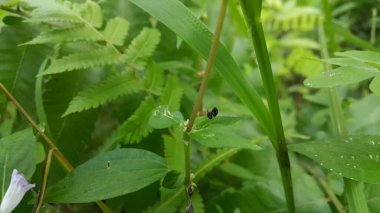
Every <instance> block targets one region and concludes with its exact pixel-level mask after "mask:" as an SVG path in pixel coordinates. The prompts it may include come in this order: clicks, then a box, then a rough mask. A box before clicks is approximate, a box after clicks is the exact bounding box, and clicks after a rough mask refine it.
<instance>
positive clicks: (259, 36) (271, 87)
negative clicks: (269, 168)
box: [241, 0, 295, 212]
mask: <svg viewBox="0 0 380 213" xmlns="http://www.w3.org/2000/svg"><path fill="white" fill-rule="evenodd" d="M241 6H242V8H243V12H244V15H245V18H246V20H247V23H248V25H249V27H250V30H251V34H252V41H253V46H254V48H255V52H256V57H257V62H258V64H259V69H260V73H261V78H262V80H263V85H264V90H265V96H266V99H267V101H268V107H269V112H270V114H271V115H272V116H271V119H272V123H273V124H274V127H275V134H276V135H275V137H270V138H274V140H272V145H273V147H274V148H275V150H276V156H277V161H278V164H279V167H280V172H281V177H282V183H283V186H284V191H285V197H286V201H287V205H288V211H289V212H295V204H294V196H293V183H292V177H291V172H290V160H289V155H288V148H287V145H286V140H285V134H284V129H283V126H282V119H281V114H280V107H279V103H278V97H277V92H276V87H275V83H274V78H273V72H272V67H271V64H270V59H269V54H268V50H267V46H266V41H265V36H264V31H263V27H262V24H261V20H260V10H261V1H259V0H254V1H252V0H241Z"/></svg>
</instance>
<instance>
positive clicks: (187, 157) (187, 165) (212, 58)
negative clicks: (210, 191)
mask: <svg viewBox="0 0 380 213" xmlns="http://www.w3.org/2000/svg"><path fill="white" fill-rule="evenodd" d="M227 4H228V0H222V5H221V8H220V12H219V17H218V23H217V25H216V30H215V34H214V37H213V39H212V43H211V49H210V52H209V55H208V59H207V66H206V70H205V72H204V75H203V78H202V82H201V85H200V87H199V90H198V94H197V98H196V100H195V103H194V106H193V110H192V112H191V115H190V118H189V122H188V123H187V126H186V133H189V132H191V130H192V128H193V125H194V121H195V118H196V117H197V114H198V112H199V111H200V108H201V105H202V102H203V96H204V94H205V92H206V88H207V84H208V80H209V77H210V73H211V69H212V66H213V64H214V61H215V57H216V53H217V47H218V44H219V39H220V35H221V32H222V28H223V22H224V17H225V15H226V10H227ZM184 139H185V173H186V174H185V175H186V176H185V187H188V186H190V185H191V178H190V142H189V137H188V135H187V134H185V137H184Z"/></svg>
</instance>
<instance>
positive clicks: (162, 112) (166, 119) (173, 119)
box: [149, 105, 184, 129]
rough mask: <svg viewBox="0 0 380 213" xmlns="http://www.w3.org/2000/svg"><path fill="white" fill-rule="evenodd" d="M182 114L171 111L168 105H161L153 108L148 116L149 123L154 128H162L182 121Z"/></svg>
mask: <svg viewBox="0 0 380 213" xmlns="http://www.w3.org/2000/svg"><path fill="white" fill-rule="evenodd" d="M183 121H184V120H183V115H182V113H181V112H179V111H175V112H171V111H170V110H169V106H167V105H165V106H163V105H161V106H158V107H157V108H156V109H154V110H153V112H152V115H151V116H150V118H149V125H150V126H151V127H153V128H155V129H164V128H168V127H171V126H173V125H176V124H180V123H181V122H183Z"/></svg>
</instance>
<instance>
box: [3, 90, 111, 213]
mask: <svg viewBox="0 0 380 213" xmlns="http://www.w3.org/2000/svg"><path fill="white" fill-rule="evenodd" d="M0 90H1V91H3V92H4V94H5V95H6V96H7V97H8V99H9V100H10V101H11V102H12V103H13V104H14V105H15V107H16V108H17V109H18V111H19V112H20V113H21V114H22V115H23V116H24V117H25V118H26V120H27V121H28V122H29V123H30V125H31V126H32V127H33V128H34V129H35V130H36V131H37V132H38V134H39V135H40V136H41V138H42V139H43V140H44V141H45V142H46V144H47V145H48V146H49V148H50V149H54V150H55V151H54V152H53V155H54V157H56V158H57V160H58V162H59V163H60V164H61V165H62V167H63V168H64V169H65V170H66V171H67V172H68V173H70V172H72V171H73V170H74V167H73V166H72V165H71V163H70V162H69V161H68V160H67V159H66V158H65V156H64V155H63V154H62V152H61V151H59V149H58V147H56V146H55V144H54V143H53V142H52V141H51V140H50V139H49V137H48V136H46V134H45V133H44V132H43V131H42V130H41V128H40V127H39V126H38V125H37V124H36V122H35V121H34V120H33V119H32V117H31V116H30V115H29V114H28V113H27V112H26V110H25V109H24V108H23V107H22V106H21V104H20V103H19V102H18V101H17V100H16V99H15V98H14V97H13V95H12V94H11V93H10V92H9V91H8V90H7V88H5V87H4V85H3V84H2V83H0ZM96 204H97V205H98V206H99V208H100V209H102V211H103V212H105V213H111V212H112V211H111V210H110V209H109V208H108V206H107V205H105V204H104V203H103V202H102V201H96Z"/></svg>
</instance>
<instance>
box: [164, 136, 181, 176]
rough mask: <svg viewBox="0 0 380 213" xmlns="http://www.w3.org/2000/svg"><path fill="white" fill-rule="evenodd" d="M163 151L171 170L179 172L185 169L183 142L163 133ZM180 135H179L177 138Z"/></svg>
mask: <svg viewBox="0 0 380 213" xmlns="http://www.w3.org/2000/svg"><path fill="white" fill-rule="evenodd" d="M163 138H164V147H165V148H164V152H165V160H166V162H167V163H168V167H169V168H170V169H172V170H177V171H179V172H183V171H185V168H184V165H185V158H184V155H183V150H184V144H183V142H182V141H179V140H178V139H177V140H176V139H174V138H173V137H170V136H168V135H164V136H163ZM181 138H182V137H181V136H180V137H179V139H181Z"/></svg>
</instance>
